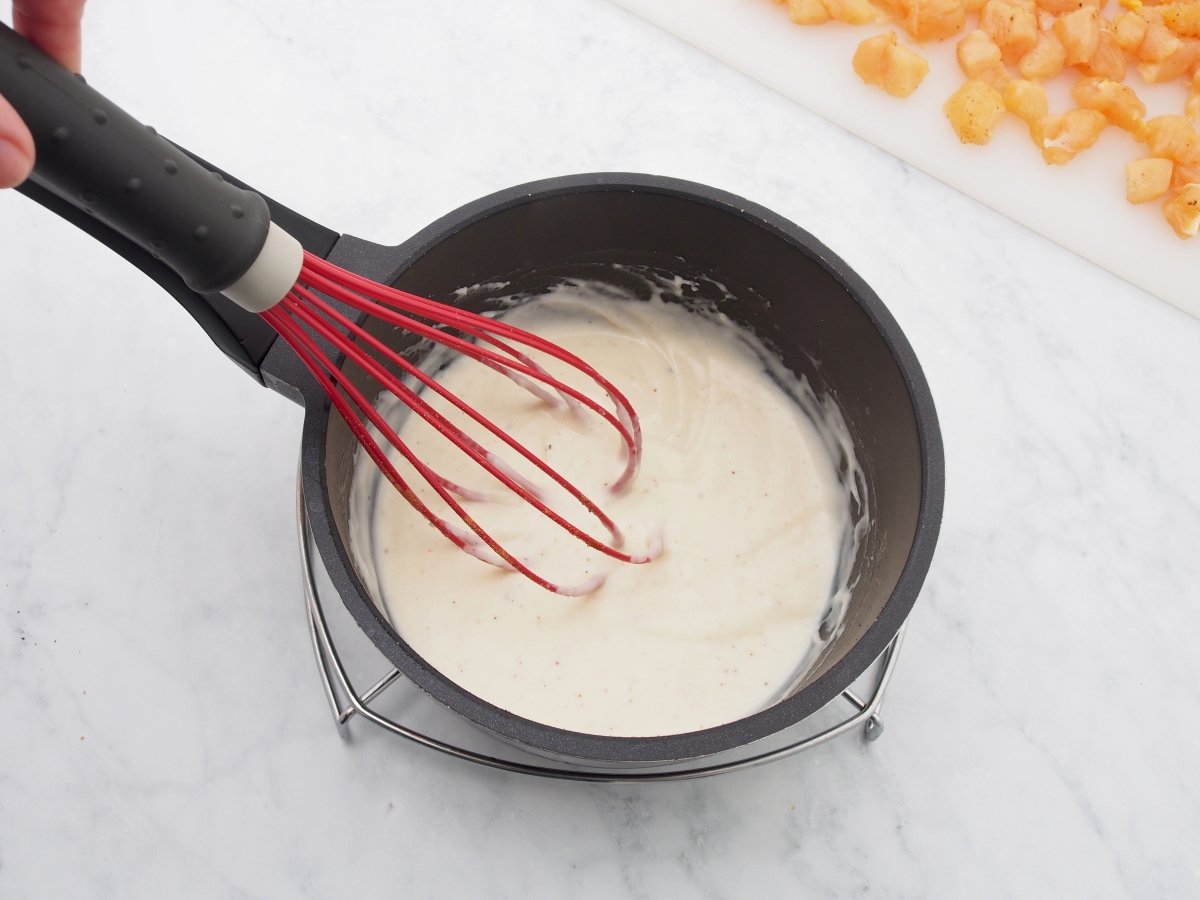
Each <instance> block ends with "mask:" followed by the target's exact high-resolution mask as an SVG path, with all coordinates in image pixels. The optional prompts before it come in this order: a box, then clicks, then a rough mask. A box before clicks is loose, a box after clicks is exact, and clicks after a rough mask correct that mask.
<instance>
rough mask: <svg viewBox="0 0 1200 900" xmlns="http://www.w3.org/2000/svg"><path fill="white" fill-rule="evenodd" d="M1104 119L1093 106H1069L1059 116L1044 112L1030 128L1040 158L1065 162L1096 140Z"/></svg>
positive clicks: (1104, 124)
mask: <svg viewBox="0 0 1200 900" xmlns="http://www.w3.org/2000/svg"><path fill="white" fill-rule="evenodd" d="M1107 124H1108V120H1107V119H1106V118H1104V116H1103V115H1101V114H1100V113H1098V112H1096V111H1095V110H1094V109H1069V110H1067V111H1066V112H1065V113H1063V114H1062V115H1061V116H1046V117H1045V118H1043V119H1042V121H1040V122H1039V123H1038V124H1037V125H1035V126H1034V127H1033V128H1032V129H1030V133H1031V134H1032V136H1033V141H1034V143H1035V144H1037V145H1038V147H1039V148H1041V151H1042V158H1043V159H1044V160H1046V162H1048V163H1049V164H1050V165H1052V166H1061V165H1065V164H1066V163H1069V162H1070V161H1071V160H1073V159H1074V158H1075V157H1076V156H1077V155H1078V154H1079V153H1081V152H1082V151H1084V150H1086V149H1087V148H1088V147H1090V146H1092V145H1093V144H1094V143H1096V140H1097V139H1098V138H1099V137H1100V132H1102V131H1103V130H1104V126H1106V125H1107Z"/></svg>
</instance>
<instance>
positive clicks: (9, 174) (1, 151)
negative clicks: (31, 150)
mask: <svg viewBox="0 0 1200 900" xmlns="http://www.w3.org/2000/svg"><path fill="white" fill-rule="evenodd" d="M32 169H33V160H32V159H30V158H29V157H28V156H27V155H26V153H25V151H24V150H22V149H21V148H20V147H18V146H17V145H16V144H14V143H13V142H12V141H9V140H6V139H5V138H0V188H10V187H16V186H17V185H18V184H20V183H21V182H22V181H24V180H25V179H26V178H28V177H29V173H30V171H32Z"/></svg>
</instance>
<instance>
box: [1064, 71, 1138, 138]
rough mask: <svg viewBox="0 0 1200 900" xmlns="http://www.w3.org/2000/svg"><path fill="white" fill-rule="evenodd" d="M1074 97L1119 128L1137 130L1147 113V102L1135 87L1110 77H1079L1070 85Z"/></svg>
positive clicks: (1085, 107)
mask: <svg viewBox="0 0 1200 900" xmlns="http://www.w3.org/2000/svg"><path fill="white" fill-rule="evenodd" d="M1071 96H1072V97H1073V98H1074V100H1075V102H1076V103H1078V104H1079V105H1080V106H1081V107H1083V108H1084V109H1094V110H1096V111H1097V112H1099V113H1102V114H1103V115H1104V118H1106V119H1108V121H1110V122H1112V124H1114V125H1116V126H1117V127H1118V128H1124V129H1125V130H1126V131H1133V132H1136V131H1137V130H1138V129H1139V128H1140V127H1141V124H1142V117H1143V116H1144V115H1146V104H1144V103H1142V101H1141V100H1139V99H1138V95H1137V94H1135V93H1134V91H1133V88H1131V87H1130V86H1129V85H1127V84H1122V83H1121V82H1119V81H1111V80H1109V79H1107V78H1080V79H1079V80H1078V81H1077V82H1075V86H1074V87H1073V88H1071Z"/></svg>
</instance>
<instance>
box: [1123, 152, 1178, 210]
mask: <svg viewBox="0 0 1200 900" xmlns="http://www.w3.org/2000/svg"><path fill="white" fill-rule="evenodd" d="M1174 165H1175V164H1174V163H1173V162H1171V160H1169V159H1159V158H1157V157H1153V156H1152V157H1150V158H1149V159H1135V160H1134V161H1133V162H1131V163H1129V164H1128V165H1127V166H1125V199H1126V200H1128V201H1129V202H1130V203H1145V202H1147V201H1148V200H1157V199H1158V198H1159V197H1161V196H1162V195H1163V194H1165V193H1166V192H1167V191H1168V190H1170V189H1171V169H1172V168H1174Z"/></svg>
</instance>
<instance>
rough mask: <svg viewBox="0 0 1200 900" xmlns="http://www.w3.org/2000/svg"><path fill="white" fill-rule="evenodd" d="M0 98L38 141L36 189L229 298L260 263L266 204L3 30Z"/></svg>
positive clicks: (195, 286)
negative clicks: (228, 293)
mask: <svg viewBox="0 0 1200 900" xmlns="http://www.w3.org/2000/svg"><path fill="white" fill-rule="evenodd" d="M0 94H3V96H4V97H5V99H7V100H8V102H9V103H11V104H12V105H13V107H14V108H15V109H16V111H17V113H18V114H19V115H20V116H21V118H22V119H24V120H25V124H26V125H28V126H29V130H30V131H31V132H32V133H33V140H34V143H35V145H36V148H37V160H36V163H35V165H34V171H33V180H34V181H35V182H36V183H38V184H40V185H42V186H43V187H45V188H47V189H49V190H50V191H52V192H53V193H55V194H57V195H58V196H60V197H62V198H63V199H65V200H67V201H69V202H70V203H72V204H74V205H75V206H77V207H79V208H80V209H82V210H83V211H84V212H85V213H87V214H88V215H91V216H95V217H96V219H98V220H99V221H101V222H103V223H104V224H105V225H107V226H108V227H109V228H111V229H113V230H114V231H116V232H118V233H120V234H122V235H124V236H125V237H127V238H129V239H130V240H131V241H133V242H134V243H135V244H137V245H138V246H140V247H142V248H143V249H144V250H146V251H147V252H148V253H150V254H151V256H153V257H154V258H155V259H158V260H161V261H162V262H164V263H166V264H167V265H168V266H169V267H170V268H171V269H173V270H174V271H175V272H176V273H177V274H178V275H179V276H180V277H181V278H182V279H183V280H184V282H186V284H187V285H188V287H190V288H191V289H192V290H194V291H197V292H199V293H213V292H216V291H220V290H223V289H224V288H226V287H228V286H229V285H231V284H233V283H234V282H235V281H237V280H238V279H239V278H240V277H241V276H242V275H243V274H245V273H246V271H247V270H248V269H249V268H250V266H251V265H252V264H253V263H254V261H255V259H256V258H257V257H258V254H259V251H260V250H261V249H262V247H263V244H264V243H265V242H266V239H267V228H268V226H269V224H270V221H271V216H270V212H269V210H268V208H267V204H266V201H265V200H263V198H262V197H260V196H259V195H258V194H256V193H254V192H253V191H248V190H243V189H242V188H240V187H236V186H234V185H232V184H229V183H228V182H226V181H224V180H223V179H222V178H221V176H220V175H219V174H217V173H215V172H210V171H208V170H206V169H204V168H203V167H202V166H200V165H199V164H198V163H196V162H195V161H194V160H192V159H191V158H190V157H189V156H188V155H187V154H185V153H183V152H181V151H180V150H179V148H177V147H176V146H175V145H174V144H171V143H170V142H168V141H166V140H165V139H163V138H161V137H159V136H158V134H157V133H155V131H154V129H153V128H150V127H148V126H146V125H142V124H141V123H140V122H138V121H137V120H136V119H134V118H133V117H132V116H130V115H129V114H128V113H126V112H125V111H124V110H122V109H121V108H120V107H118V106H117V105H116V104H114V103H113V102H112V101H110V100H108V99H107V98H106V97H104V96H103V95H102V94H100V93H99V92H97V91H95V90H93V89H92V88H91V87H89V86H88V85H87V84H86V83H85V82H84V80H83V76H81V75H76V74H74V73H72V72H69V71H67V70H66V69H65V68H63V67H62V66H61V65H59V64H58V63H57V62H55V61H54V60H52V59H50V57H48V56H46V55H45V54H44V53H42V52H41V51H40V50H38V49H37V48H36V47H34V46H33V45H32V44H30V43H29V42H28V41H26V40H25V39H24V38H22V37H21V36H20V35H18V34H17V33H16V32H14V31H13V30H12V29H11V28H9V27H8V26H7V25H5V24H4V23H3V22H0Z"/></svg>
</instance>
